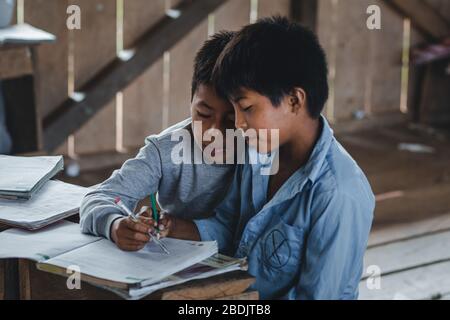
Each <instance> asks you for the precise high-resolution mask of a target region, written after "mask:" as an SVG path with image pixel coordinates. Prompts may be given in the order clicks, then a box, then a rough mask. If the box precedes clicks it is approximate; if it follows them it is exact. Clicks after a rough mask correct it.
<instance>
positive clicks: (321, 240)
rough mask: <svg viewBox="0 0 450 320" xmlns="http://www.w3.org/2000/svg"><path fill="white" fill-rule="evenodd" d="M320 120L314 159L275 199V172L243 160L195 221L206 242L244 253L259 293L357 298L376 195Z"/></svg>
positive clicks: (235, 253)
mask: <svg viewBox="0 0 450 320" xmlns="http://www.w3.org/2000/svg"><path fill="white" fill-rule="evenodd" d="M321 124H322V126H321V127H322V132H321V135H320V137H319V139H318V141H317V143H316V145H315V147H314V150H313V152H312V154H311V157H310V159H309V161H308V162H307V163H306V164H305V165H304V166H303V167H302V168H300V169H299V170H297V171H296V172H295V173H294V174H293V175H292V176H291V177H290V178H289V179H288V181H286V183H285V184H284V185H283V186H282V187H281V188H280V189H279V190H278V192H277V193H276V194H275V196H274V197H272V199H271V200H270V201H267V189H268V182H269V178H270V176H267V175H262V174H261V170H260V169H261V165H250V164H244V165H241V166H240V167H239V168H238V169H237V171H236V174H235V177H234V181H233V183H232V185H231V187H230V189H229V191H228V195H227V196H226V198H225V199H224V200H223V202H222V203H221V204H220V205H219V207H218V208H217V209H216V210H215V213H216V215H215V216H214V217H212V218H209V219H203V220H195V224H196V225H197V228H198V230H199V233H200V236H201V239H202V240H203V241H207V240H216V241H217V242H218V245H219V251H220V252H222V253H224V254H228V255H233V256H235V257H247V259H248V266H249V273H250V274H251V275H252V276H254V277H255V278H256V282H255V284H254V285H253V288H252V289H256V290H258V292H259V294H260V298H261V299H356V298H357V297H358V283H359V281H360V278H361V275H362V271H363V256H364V251H365V249H366V246H367V241H368V236H369V232H370V228H371V225H372V219H373V212H374V208H375V197H374V195H373V192H372V190H371V188H370V185H369V182H368V181H367V179H366V177H365V175H364V173H363V172H362V170H361V169H360V168H359V167H358V165H357V164H356V162H355V161H354V160H353V159H352V158H351V156H350V155H349V154H348V153H347V152H346V151H345V150H344V148H343V147H342V146H341V145H340V144H339V142H337V141H336V139H335V138H334V136H333V131H332V130H331V128H330V126H329V125H328V123H327V121H326V119H325V118H324V117H321ZM282 165H283V164H280V166H282Z"/></svg>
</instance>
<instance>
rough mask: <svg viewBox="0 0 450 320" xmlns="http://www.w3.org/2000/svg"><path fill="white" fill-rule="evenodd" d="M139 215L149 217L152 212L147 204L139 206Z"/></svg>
mask: <svg viewBox="0 0 450 320" xmlns="http://www.w3.org/2000/svg"><path fill="white" fill-rule="evenodd" d="M138 214H139V216H140V217H147V218H151V217H152V214H151V212H150V208H149V207H148V206H143V207H142V208H141V210H139V213H138Z"/></svg>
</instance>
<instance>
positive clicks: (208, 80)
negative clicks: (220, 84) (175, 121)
mask: <svg viewBox="0 0 450 320" xmlns="http://www.w3.org/2000/svg"><path fill="white" fill-rule="evenodd" d="M235 34H236V33H235V32H232V31H220V32H218V33H216V34H214V35H213V36H211V38H210V39H208V40H207V41H205V43H204V44H203V46H202V47H201V48H200V50H199V51H198V52H197V55H196V56H195V60H194V74H193V76H192V92H191V94H192V96H191V98H193V97H194V95H195V92H196V91H197V89H198V87H199V86H200V85H202V84H212V73H213V69H214V66H215V64H216V62H217V58H219V56H220V54H221V53H222V51H223V50H224V49H225V47H226V45H227V44H228V43H229V42H230V40H231V39H232V38H233V36H234V35H235Z"/></svg>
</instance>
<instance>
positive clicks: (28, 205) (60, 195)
mask: <svg viewBox="0 0 450 320" xmlns="http://www.w3.org/2000/svg"><path fill="white" fill-rule="evenodd" d="M89 191H90V189H89V188H84V187H80V186H77V185H73V184H69V183H65V182H61V181H56V180H51V181H48V182H47V183H46V184H45V185H44V186H43V187H42V189H41V190H39V192H37V194H36V195H35V196H34V197H33V198H31V199H30V200H27V201H22V200H5V199H0V223H2V224H6V225H9V226H15V227H19V228H23V229H27V230H37V229H40V228H43V227H45V226H48V225H50V224H52V223H54V222H56V221H59V220H62V219H65V218H67V217H70V216H72V215H75V214H77V213H78V211H79V208H80V205H81V201H82V200H83V197H84V196H85V195H86V194H87V193H88V192H89Z"/></svg>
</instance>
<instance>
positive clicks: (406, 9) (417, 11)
mask: <svg viewBox="0 0 450 320" xmlns="http://www.w3.org/2000/svg"><path fill="white" fill-rule="evenodd" d="M384 2H386V3H387V4H388V5H390V6H391V7H392V8H394V9H395V10H396V11H398V12H399V13H400V14H402V15H404V16H405V17H408V18H409V19H411V22H412V23H413V25H415V26H416V27H417V28H418V29H419V30H420V31H421V32H422V33H424V34H425V35H426V36H427V37H429V38H431V39H439V38H442V37H446V36H448V35H449V34H450V24H449V22H448V21H447V20H445V19H444V18H443V17H442V16H441V15H439V14H438V13H437V12H436V11H435V10H434V9H433V8H432V7H431V6H430V5H429V4H427V3H426V2H425V1H422V0H384Z"/></svg>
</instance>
